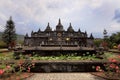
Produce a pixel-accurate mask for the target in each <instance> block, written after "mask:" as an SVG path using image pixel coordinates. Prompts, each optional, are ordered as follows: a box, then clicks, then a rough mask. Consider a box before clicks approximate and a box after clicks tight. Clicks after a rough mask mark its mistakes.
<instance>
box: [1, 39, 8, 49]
mask: <svg viewBox="0 0 120 80" xmlns="http://www.w3.org/2000/svg"><path fill="white" fill-rule="evenodd" d="M6 47H7V45H6V43H5V42H3V41H1V40H0V48H6Z"/></svg>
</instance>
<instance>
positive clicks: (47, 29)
mask: <svg viewBox="0 0 120 80" xmlns="http://www.w3.org/2000/svg"><path fill="white" fill-rule="evenodd" d="M45 31H52V29H51V28H50V25H49V22H48V25H47V27H46V29H45Z"/></svg>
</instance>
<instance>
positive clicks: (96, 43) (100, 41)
mask: <svg viewBox="0 0 120 80" xmlns="http://www.w3.org/2000/svg"><path fill="white" fill-rule="evenodd" d="M102 41H103V40H102V39H96V40H94V43H95V45H96V47H99V46H100V44H101V43H102Z"/></svg>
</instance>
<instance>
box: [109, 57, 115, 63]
mask: <svg viewBox="0 0 120 80" xmlns="http://www.w3.org/2000/svg"><path fill="white" fill-rule="evenodd" d="M109 61H110V62H117V60H116V59H112V58H110V59H109Z"/></svg>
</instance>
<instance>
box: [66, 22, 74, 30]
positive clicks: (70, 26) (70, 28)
mask: <svg viewBox="0 0 120 80" xmlns="http://www.w3.org/2000/svg"><path fill="white" fill-rule="evenodd" d="M67 31H69V32H74V29H73V28H72V25H71V23H70V24H69V27H68V29H67Z"/></svg>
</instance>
